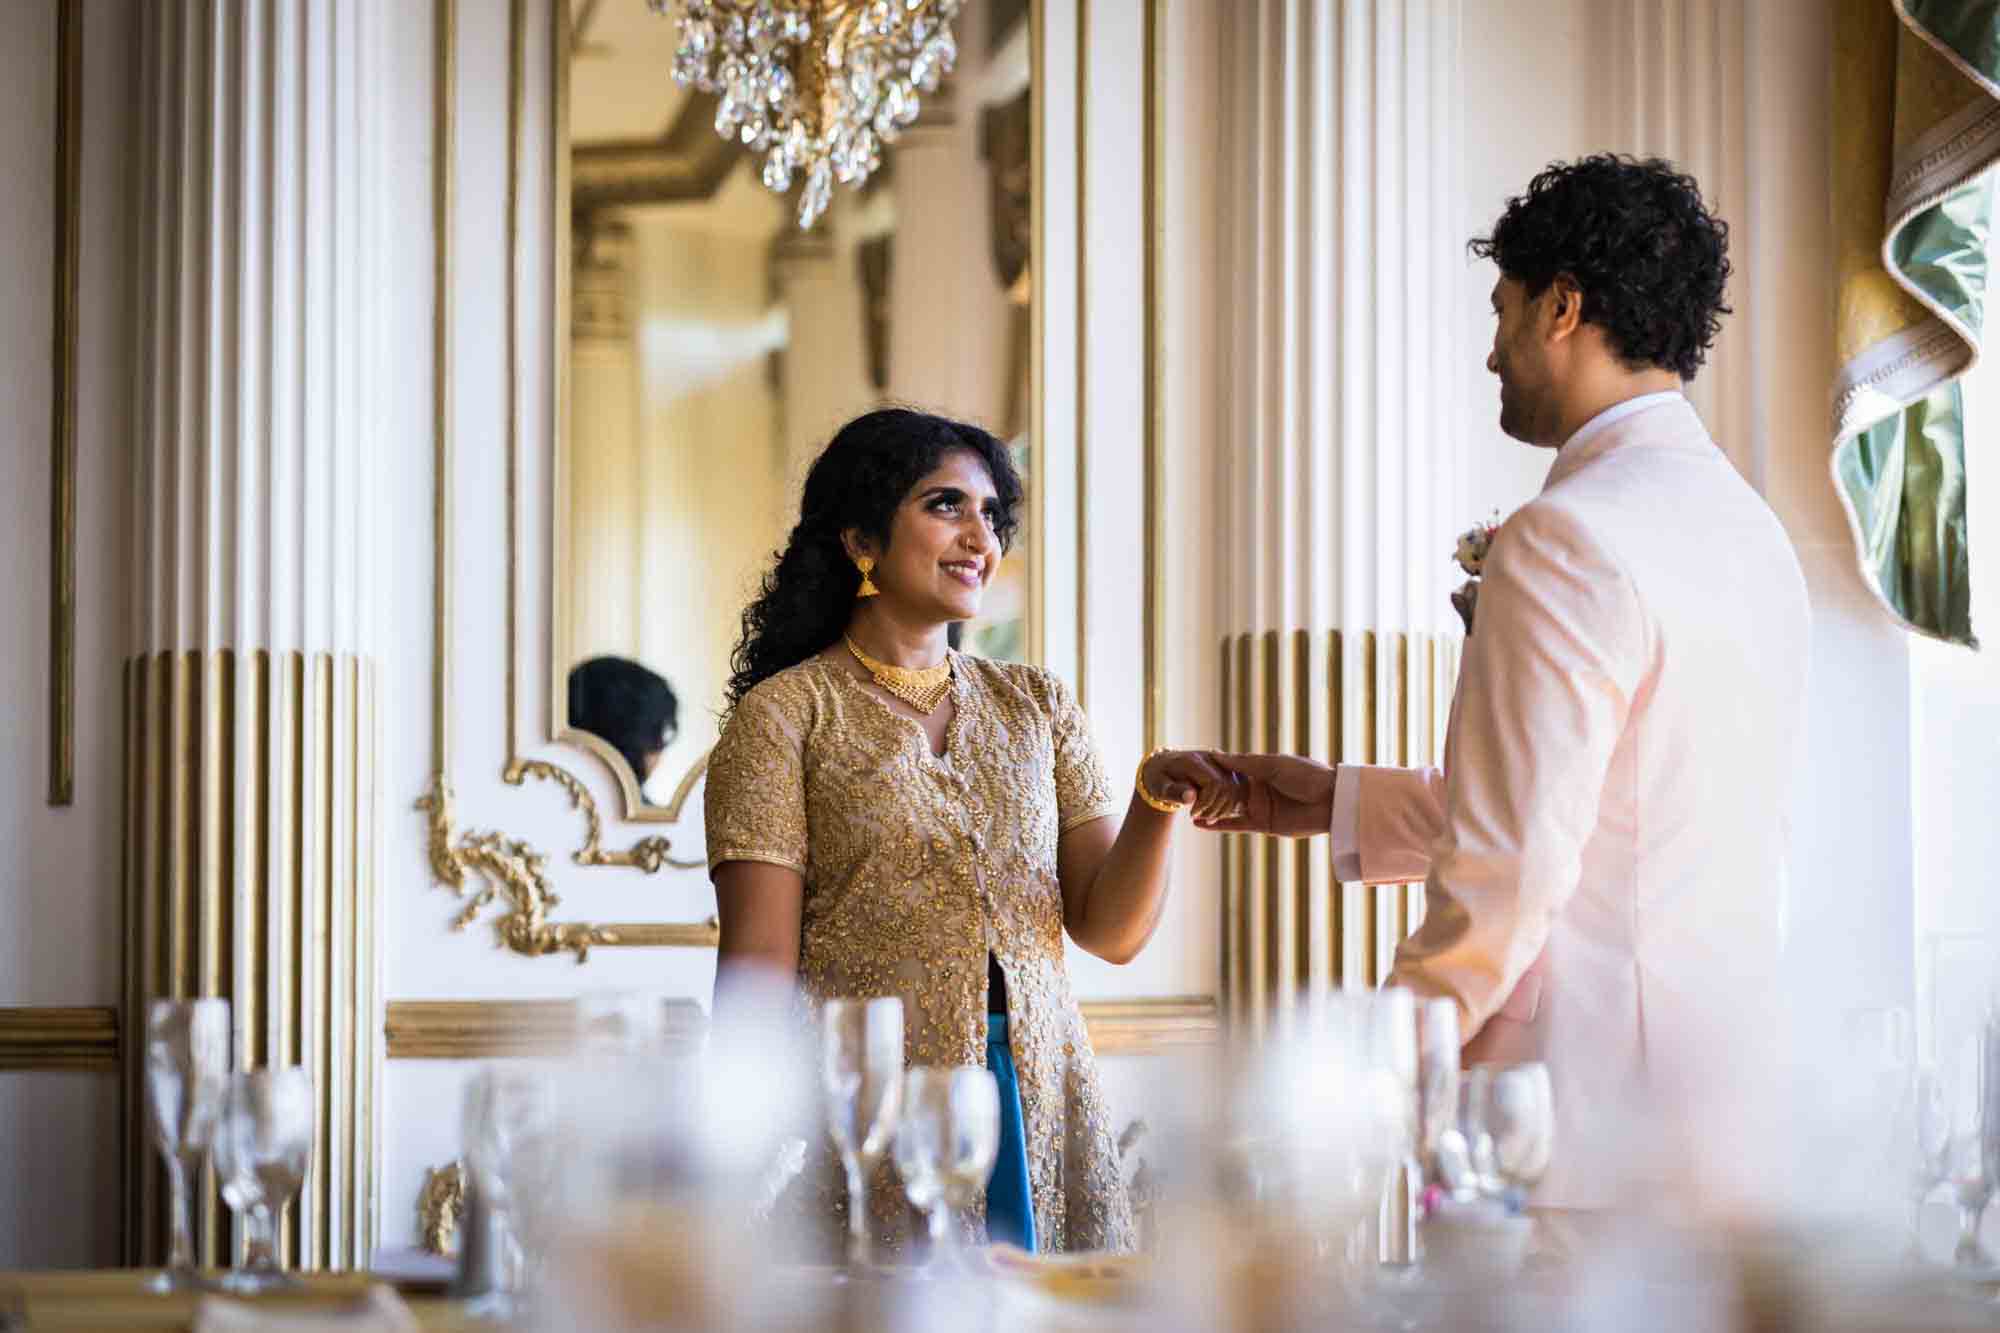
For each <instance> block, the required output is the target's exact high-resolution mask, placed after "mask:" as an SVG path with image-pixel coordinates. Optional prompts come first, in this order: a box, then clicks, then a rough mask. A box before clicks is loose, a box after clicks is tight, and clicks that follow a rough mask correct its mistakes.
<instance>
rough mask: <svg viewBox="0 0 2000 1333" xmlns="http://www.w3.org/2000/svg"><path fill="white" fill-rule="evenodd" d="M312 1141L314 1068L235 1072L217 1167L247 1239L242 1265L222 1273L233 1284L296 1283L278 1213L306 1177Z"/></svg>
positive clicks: (255, 1287) (220, 1126) (219, 1129)
mask: <svg viewBox="0 0 2000 1333" xmlns="http://www.w3.org/2000/svg"><path fill="white" fill-rule="evenodd" d="M312 1142H313V1086H312V1074H311V1073H310V1072H308V1071H307V1070H306V1069H305V1068H304V1067H303V1066H299V1065H293V1066H291V1067H290V1068H287V1069H255V1070H246V1071H244V1072H242V1073H238V1074H237V1075H235V1076H234V1077H233V1078H231V1079H230V1081H229V1094H228V1097H227V1098H226V1100H225V1103H224V1107H223V1111H222V1116H221V1119H220V1120H219V1122H218V1123H217V1125H216V1131H215V1149H214V1155H215V1172H216V1176H217V1177H218V1179H219V1180H220V1181H221V1184H222V1197H223V1199H224V1200H225V1201H226V1202H227V1203H228V1204H229V1206H230V1207H231V1208H234V1209H235V1210H236V1211H237V1213H239V1214H241V1215H243V1217H244V1221H245V1228H244V1229H245V1232H246V1233H247V1240H248V1246H247V1254H246V1262H245V1264H244V1266H243V1267H242V1268H240V1269H238V1270H236V1271H235V1272H233V1273H230V1274H229V1275H228V1276H226V1277H224V1278H223V1279H222V1285H223V1286H224V1287H226V1288H228V1289H229V1290H231V1291H239V1292H255V1291H269V1290H272V1289H273V1288H278V1287H295V1286H297V1285H298V1281H297V1279H295V1278H292V1277H289V1276H287V1275H286V1274H285V1273H284V1272H282V1271H281V1270H280V1269H279V1267H278V1258H277V1248H278V1214H279V1213H280V1212H282V1211H283V1209H284V1207H285V1205H286V1204H287V1203H289V1202H290V1201H291V1199H292V1196H293V1195H295V1194H297V1193H298V1191H299V1186H300V1185H302V1184H303V1183H305V1178H306V1166H307V1164H308V1163H309V1161H310V1160H311V1158H312Z"/></svg>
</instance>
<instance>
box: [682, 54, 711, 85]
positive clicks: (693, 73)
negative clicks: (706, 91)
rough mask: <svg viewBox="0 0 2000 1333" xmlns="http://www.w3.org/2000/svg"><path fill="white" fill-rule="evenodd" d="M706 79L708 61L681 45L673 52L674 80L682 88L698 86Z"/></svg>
mask: <svg viewBox="0 0 2000 1333" xmlns="http://www.w3.org/2000/svg"><path fill="white" fill-rule="evenodd" d="M707 80H708V61H706V60H704V59H703V58H702V57H700V56H698V55H696V54H695V53H694V52H692V51H690V50H689V49H688V48H687V47H685V46H683V47H682V48H681V49H680V50H678V51H676V52H674V82H675V83H678V84H679V85H680V86H681V87H683V88H699V87H701V86H702V85H703V84H704V83H705V82H707Z"/></svg>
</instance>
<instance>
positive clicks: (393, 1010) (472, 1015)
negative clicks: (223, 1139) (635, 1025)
mask: <svg viewBox="0 0 2000 1333" xmlns="http://www.w3.org/2000/svg"><path fill="white" fill-rule="evenodd" d="M661 1006H662V1008H663V1009H664V1010H665V1015H666V1018H665V1030H666V1034H667V1040H668V1042H669V1043H670V1044H671V1045H674V1046H683V1045H691V1044H693V1043H695V1042H698V1041H699V1040H700V1039H701V1033H702V1030H703V1029H704V1028H705V1027H706V1026H707V1024H708V1019H707V1017H706V1016H705V1015H704V1014H703V1013H702V1009H701V1006H700V1005H699V1004H697V1003H695V1002H694V1001H693V1000H686V999H671V1000H663V1001H661ZM382 1031H383V1036H384V1038H385V1039H386V1045H387V1048H388V1056H389V1058H390V1059H391V1060H501V1059H510V1058H520V1057H530V1056H552V1055H562V1054H565V1053H566V1052H568V1051H570V1050H572V1049H574V1047H575V1043H576V1002H575V1001H574V1000H391V1001H390V1002H389V1006H388V1016H387V1019H386V1020H385V1022H384V1023H383V1028H382Z"/></svg>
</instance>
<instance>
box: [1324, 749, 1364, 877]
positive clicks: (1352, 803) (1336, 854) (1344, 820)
mask: <svg viewBox="0 0 2000 1333" xmlns="http://www.w3.org/2000/svg"><path fill="white" fill-rule="evenodd" d="M1360 779H1361V774H1360V772H1359V771H1358V770H1357V769H1355V767H1354V766H1353V765H1352V764H1341V765H1339V766H1338V767H1337V768H1335V769H1334V771H1333V823H1332V827H1331V832H1332V833H1333V877H1334V878H1335V879H1337V880H1339V881H1340V882H1341V883H1342V884H1357V883H1359V882H1360V880H1361V848H1360V847H1358V846H1357V845H1356V843H1357V842H1358V841H1359V832H1358V830H1359V826H1360V820H1361V813H1360V812H1361V781H1360Z"/></svg>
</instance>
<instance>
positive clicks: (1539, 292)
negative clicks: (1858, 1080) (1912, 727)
mask: <svg viewBox="0 0 2000 1333" xmlns="http://www.w3.org/2000/svg"><path fill="white" fill-rule="evenodd" d="M1471 248H1472V250H1473V252H1474V253H1475V254H1477V255H1478V256H1480V257H1481V258H1489V259H1492V260H1493V261H1494V263H1495V264H1496V265H1497V267H1498V268H1499V281H1498V282H1496V283H1495V284H1494V287H1493V314H1494V319H1495V321H1496V328H1495V330H1494V335H1493V351H1492V353H1491V355H1489V356H1488V357H1487V359H1486V368H1487V369H1488V370H1490V371H1492V372H1493V373H1494V374H1495V375H1497V376H1498V377H1499V379H1500V428H1501V429H1502V430H1503V431H1505V432H1506V433H1507V434H1508V435H1511V436H1512V437H1514V438H1515V439H1517V440H1520V441H1522V442H1523V443H1525V444H1530V445H1535V446H1537V447H1540V448H1545V449H1551V450H1554V460H1553V462H1552V463H1551V465H1550V469H1549V476H1548V480H1547V481H1546V482H1545V483H1544V484H1543V487H1542V491H1541V494H1540V495H1539V496H1537V497H1536V498H1535V499H1534V500H1532V501H1530V502H1529V503H1528V504H1527V505H1525V506H1524V507H1523V508H1522V509H1521V510H1520V511H1519V512H1517V513H1516V514H1514V515H1513V516H1512V517H1511V518H1509V519H1508V520H1507V521H1506V522H1505V523H1504V524H1503V525H1502V526H1501V527H1500V530H1499V532H1498V533H1497V534H1496V536H1495V537H1494V539H1493V542H1492V547H1491V550H1490V552H1489V554H1488V556H1487V559H1486V562H1485V566H1484V570H1483V576H1482V579H1481V590H1480V591H1479V594H1478V600H1477V604H1476V613H1475V621H1476V623H1475V625H1474V626H1473V627H1472V628H1471V629H1470V630H1469V635H1468V638H1467V641H1466V646H1465V653H1464V658H1463V665H1462V668H1461V672H1460V678H1459V684H1458V693H1457V697H1456V699H1455V700H1454V702H1453V705H1452V717H1451V726H1450V730H1449V732H1448V733H1447V737H1446V742H1445V761H1444V769H1443V771H1442V773H1440V772H1437V771H1436V770H1410V769H1389V768H1370V767H1356V766H1353V765H1341V766H1339V767H1338V768H1328V767H1326V766H1324V765H1321V764H1317V763H1314V762H1312V761H1311V760H1307V759H1300V758H1290V757H1280V756H1222V757H1221V763H1222V764H1223V765H1224V766H1226V767H1227V768H1229V769H1231V770H1233V771H1234V772H1235V773H1236V774H1237V775H1238V776H1239V778H1241V779H1244V780H1245V789H1246V794H1247V798H1248V807H1247V812H1246V813H1244V814H1243V815H1241V816H1240V817H1238V818H1234V819H1225V820H1220V821H1212V822H1211V823H1210V824H1209V827H1213V828H1218V829H1223V830H1242V831H1259V832H1270V833H1281V834H1290V835H1295V836H1303V835H1307V834H1315V833H1323V832H1327V831H1329V830H1331V832H1332V834H1333V840H1334V846H1333V851H1334V858H1335V875H1336V877H1337V878H1339V879H1341V880H1343V881H1347V882H1355V881H1361V882H1368V883H1395V882H1400V881H1408V880H1415V879H1424V880H1425V913H1424V920H1423V924H1422V926H1421V927H1420V928H1419V929H1418V930H1417V931H1416V933H1415V934H1413V935H1411V936H1410V937H1409V938H1408V939H1406V940H1404V941H1403V943H1402V946H1401V948H1399V949H1398V950H1397V954H1396V966H1395V969H1394V971H1393V972H1392V974H1391V975H1390V978H1389V983H1390V984H1392V985H1400V986H1407V987H1409V988H1410V989H1412V990H1414V991H1416V992H1417V993H1418V995H1419V996H1444V997H1449V998H1450V999H1452V1000H1454V1001H1456V1002H1457V1006H1458V1010H1459V1018H1460V1022H1461V1025H1462V1031H1463V1033H1464V1034H1465V1036H1466V1037H1467V1038H1468V1044H1467V1046H1466V1050H1465V1057H1466V1059H1467V1060H1468V1061H1480V1060H1497V1061H1513V1060H1543V1061H1545V1062H1546V1063H1547V1064H1548V1066H1549V1071H1550V1074H1551V1077H1552V1079H1553V1081H1554V1086H1555V1106H1556V1114H1557V1122H1556V1140H1555V1143H1556V1146H1555V1154H1554V1158H1553V1161H1552V1164H1551V1166H1550V1169H1549V1172H1548V1175H1547V1176H1546V1177H1545V1178H1544V1180H1543V1182H1542V1184H1541V1186H1540V1188H1539V1189H1538V1190H1537V1191H1536V1194H1535V1201H1536V1202H1537V1203H1538V1204H1541V1205H1544V1206H1555V1207H1601V1206H1607V1205H1610V1204H1613V1203H1615V1202H1617V1201H1619V1199H1620V1197H1621V1196H1622V1195H1624V1194H1625V1193H1626V1192H1628V1191H1629V1190H1632V1189H1635V1188H1638V1181H1637V1175H1638V1174H1641V1173H1637V1172H1635V1171H1634V1170H1633V1169H1632V1168H1633V1162H1634V1157H1635V1154H1643V1153H1644V1152H1646V1151H1647V1150H1649V1149H1651V1150H1654V1151H1659V1150H1662V1149H1665V1148H1666V1147H1667V1145H1666V1144H1664V1143H1662V1142H1661V1141H1660V1140H1659V1136H1658V1134H1653V1135H1652V1136H1651V1141H1648V1132H1647V1131H1645V1130H1642V1128H1641V1121H1640V1119H1637V1118H1635V1117H1643V1116H1652V1117H1658V1118H1657V1119H1653V1120H1650V1121H1648V1122H1647V1123H1649V1124H1652V1125H1654V1126H1655V1127H1656V1128H1659V1127H1662V1126H1663V1127H1664V1128H1665V1131H1666V1132H1667V1133H1669V1134H1671V1133H1674V1132H1676V1131H1677V1129H1684V1130H1686V1131H1687V1132H1689V1133H1690V1134H1692V1135H1695V1136H1697V1137H1698V1138H1699V1139H1700V1140H1702V1141H1703V1142H1705V1143H1706V1144H1707V1145H1708V1146H1711V1147H1712V1146H1713V1145H1714V1144H1715V1143H1717V1142H1718V1141H1731V1140H1732V1136H1734V1138H1733V1142H1734V1143H1736V1144H1738V1145H1743V1144H1747V1143H1748V1142H1749V1141H1750V1139H1749V1137H1748V1136H1747V1135H1744V1134H1741V1133H1739V1132H1738V1131H1740V1130H1743V1129H1744V1127H1745V1126H1747V1125H1748V1124H1749V1123H1750V1121H1751V1119H1752V1118H1754V1117H1755V1115H1756V1113H1757V1110H1758V1108H1757V1107H1755V1106H1753V1105H1752V1104H1750V1100H1749V1099H1748V1098H1747V1097H1746V1095H1745V1089H1746V1087H1747V1086H1748V1084H1749V1083H1750V1082H1752V1081H1754V1077H1755V1076H1757V1075H1759V1074H1760V1073H1763V1072H1765V1069H1764V1066H1765V1065H1766V1064H1767V1061H1766V1058H1765V1057H1766V1056H1767V1055H1768V1052H1767V1051H1765V1050H1764V1049H1763V1048H1762V1047H1761V1046H1760V1044H1759V1043H1760V1040H1763V1039H1767V1038H1768V1035H1769V1034H1770V1033H1771V1032H1772V1031H1774V1030H1775V1028H1776V1026H1777V1024H1776V1022H1775V1013H1776V1011H1775V1008H1774V1005H1773V1001H1774V999H1775V996H1774V994H1773V983H1774V974H1775V972H1776V968H1777V964H1778V959H1779V950H1780V943H1781V940H1780V936H1781V910H1782V904H1783V896H1784V888H1783V875H1784V862H1785V840H1786V818H1787V815H1786V812H1787V807H1788V801H1789V793H1790V791H1791V788H1792V782H1793V777H1794V774H1795V771H1796V768H1797V754H1798V751H1799V745H1800V738H1801V734H1802V726H1803V720H1804V718H1803V713H1804V708H1803V698H1804V693H1803V676H1804V672H1805V666H1806V652H1807V628H1808V626H1807V606H1806V591H1805V584H1804V581H1803V579H1802V578H1801V576H1800V572H1799V566H1798V561H1797V560H1796V558H1795V557H1794V555H1793V553H1792V548H1791V545H1790V543H1789V542H1788V541H1787V540H1786V537H1785V533H1784V530H1783V529H1782V528H1781V527H1780V526H1779V524H1778V520H1777V519H1776V517H1774V516H1773V515H1772V513H1771V511H1770V509H1769V508H1768V507H1767V506H1766V505H1765V503H1764V501H1763V500H1762V499H1761V498H1760V497H1759V496H1758V494H1757V492H1756V491H1754V490H1752V489H1751V488H1750V487H1749V486H1748V485H1746V484H1745V483H1744V481H1743V479H1742V478H1741V477H1739V476H1738V475H1737V473H1736V471H1735V469H1734V468H1733V467H1732V466H1731V465H1730V463H1729V461H1728V459H1727V458H1725V457H1724V456H1723V454H1722V452H1721V451H1720V450H1719V449H1718V448H1717V447H1716V445H1715V443H1714V442H1713V441H1712V440H1711V439H1710V438H1709V435H1708V432H1707V430H1706V429H1705V428H1704V427H1703V425H1702V422H1701V419H1700V418H1699V417H1698V416H1697V415H1696V414H1695V411H1694V409H1693V408H1692V407H1691V406H1689V404H1688V402H1687V399H1686V398H1685V397H1683V396H1682V393H1681V389H1682V386H1683V385H1684V384H1685V383H1686V382H1687V381H1689V380H1691V379H1693V378H1694V375H1695V372H1696V371H1697V370H1698V369H1699V368H1700V367H1701V364H1702V361H1703V359H1704V356H1705V355H1706V353H1707V351H1708V349H1709V346H1710V344H1711V343H1712V342H1713V341H1714V338H1715V335H1716V331H1717V329H1718V328H1719V327H1720V325H1721V317H1722V316H1723V315H1725V314H1727V313H1729V307H1728V306H1726V305H1724V304H1723V287H1724V284H1725V281H1726V280H1727V278H1728V276H1729V260H1728V257H1727V250H1728V229H1727V226H1726V224H1724V223H1723V222H1722V221H1720V220H1719V219H1718V218H1716V217H1715V216H1714V215H1713V214H1711V213H1710V212H1709V211H1708V209H1707V208H1706V207H1705V206H1704V204H1703V202H1702V199H1701V196H1700V194H1699V192H1698V190H1697V187H1696V185H1695V182H1694V181H1693V180H1692V179H1690V178H1689V177H1687V176H1684V175H1680V174H1678V173H1676V172H1675V171H1674V170H1673V169H1672V168H1671V167H1670V166H1668V165H1667V164H1666V163H1663V162H1658V161H1633V160H1631V159H1627V158H1616V157H1592V158H1586V159H1584V160H1582V161H1578V162H1573V163H1568V164H1562V165H1556V166H1552V167H1550V168H1549V169H1548V170H1546V171H1544V172H1543V173H1542V174H1541V175H1539V176H1537V177H1536V178H1535V180H1534V182H1533V183H1532V184H1531V185H1529V187H1528V190H1527V193H1525V194H1523V195H1521V196H1519V197H1517V198H1514V199H1510V200H1509V201H1508V203H1507V209H1506V211H1505V212H1504V213H1503V214H1502V215H1501V217H1500V220H1499V222H1498V223H1497V224H1496V225H1495V226H1494V228H1493V232H1492V235H1490V236H1487V237H1482V238H1480V239H1477V240H1475V241H1473V242H1472V245H1471Z"/></svg>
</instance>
